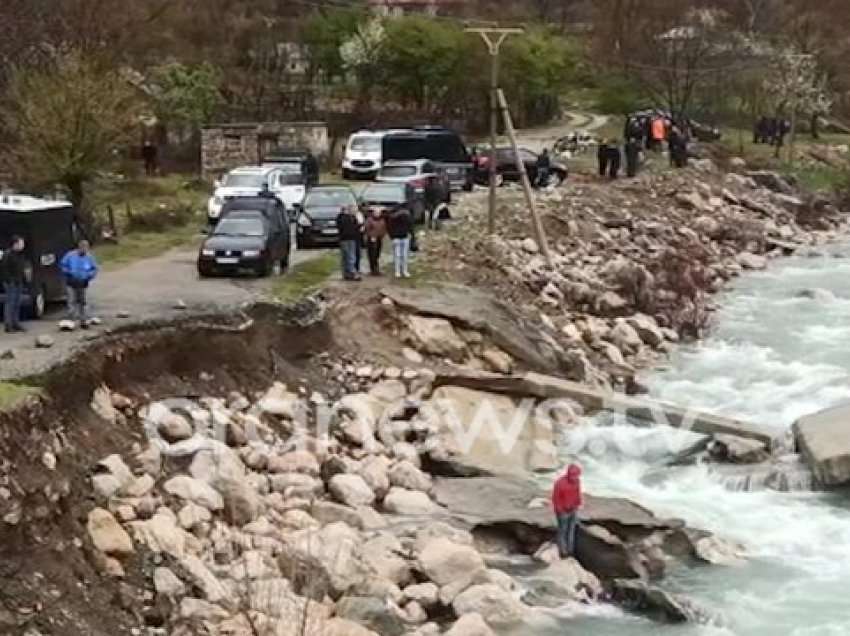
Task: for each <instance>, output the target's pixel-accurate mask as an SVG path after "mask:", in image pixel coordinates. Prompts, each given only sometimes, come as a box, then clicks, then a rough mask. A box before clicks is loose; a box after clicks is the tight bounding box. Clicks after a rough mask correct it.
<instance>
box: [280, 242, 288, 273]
mask: <svg viewBox="0 0 850 636" xmlns="http://www.w3.org/2000/svg"><path fill="white" fill-rule="evenodd" d="M290 251H291V250H290V248H289V247H287V248H286V252H285V253H284V255H283V258H282V259H280V269H281V270H283V271H286V270H288V269H289V256H290Z"/></svg>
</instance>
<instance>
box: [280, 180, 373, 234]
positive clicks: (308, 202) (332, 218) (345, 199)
mask: <svg viewBox="0 0 850 636" xmlns="http://www.w3.org/2000/svg"><path fill="white" fill-rule="evenodd" d="M357 205H358V202H357V196H356V195H355V194H354V190H352V189H351V188H350V187H348V186H346V185H323V186H316V187H315V188H313V189H311V190H310V191H309V192H308V193H307V196H306V197H305V198H304V203H303V204H302V205H301V206H299V207H298V216H297V217H296V219H295V221H296V229H295V245H296V247H297V248H298V249H304V248H308V247H320V246H321V247H333V246H336V245H338V244H339V229H338V228H337V226H336V217H337V216H339V213H340V212H341V211H342V209H343V208H344V207H352V208H356V207H357Z"/></svg>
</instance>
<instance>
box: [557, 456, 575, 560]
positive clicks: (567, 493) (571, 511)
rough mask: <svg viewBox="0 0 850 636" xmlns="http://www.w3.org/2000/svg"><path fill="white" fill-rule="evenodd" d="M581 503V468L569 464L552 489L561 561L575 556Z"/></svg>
mask: <svg viewBox="0 0 850 636" xmlns="http://www.w3.org/2000/svg"><path fill="white" fill-rule="evenodd" d="M581 503H582V500H581V468H580V467H579V466H578V465H577V464H570V465H569V467H567V472H566V473H564V474H563V475H561V477H559V478H558V480H557V481H556V482H555V487H554V488H553V489H552V507H553V508H554V509H555V516H556V517H557V519H558V553H559V554H560V555H561V558H562V559H566V558H567V557H570V556H573V554H575V546H576V528H577V527H578V511H579V508H581Z"/></svg>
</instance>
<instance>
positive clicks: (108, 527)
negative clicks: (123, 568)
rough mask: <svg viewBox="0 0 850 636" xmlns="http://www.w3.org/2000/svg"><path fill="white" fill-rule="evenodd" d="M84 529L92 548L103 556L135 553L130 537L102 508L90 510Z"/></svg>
mask: <svg viewBox="0 0 850 636" xmlns="http://www.w3.org/2000/svg"><path fill="white" fill-rule="evenodd" d="M86 529H87V530H88V533H89V538H90V539H91V542H92V543H93V544H94V547H96V548H97V549H98V550H100V551H101V552H103V553H104V554H112V555H118V556H121V555H129V554H133V552H135V549H134V548H133V540H132V539H131V538H130V535H128V534H127V533H126V532H125V531H124V528H122V527H121V524H119V523H118V522H117V521H116V520H115V517H113V516H112V513H111V512H109V511H108V510H104V509H103V508H95V509H94V510H92V511H91V512H90V513H89V515H88V522H87V523H86Z"/></svg>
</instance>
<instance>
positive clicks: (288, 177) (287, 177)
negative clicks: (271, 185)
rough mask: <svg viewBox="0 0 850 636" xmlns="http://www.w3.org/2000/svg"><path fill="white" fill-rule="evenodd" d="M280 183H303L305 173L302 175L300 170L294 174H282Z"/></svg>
mask: <svg viewBox="0 0 850 636" xmlns="http://www.w3.org/2000/svg"><path fill="white" fill-rule="evenodd" d="M280 183H281V184H282V185H303V183H304V175H302V174H301V173H300V172H293V173H292V174H282V175H280Z"/></svg>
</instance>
